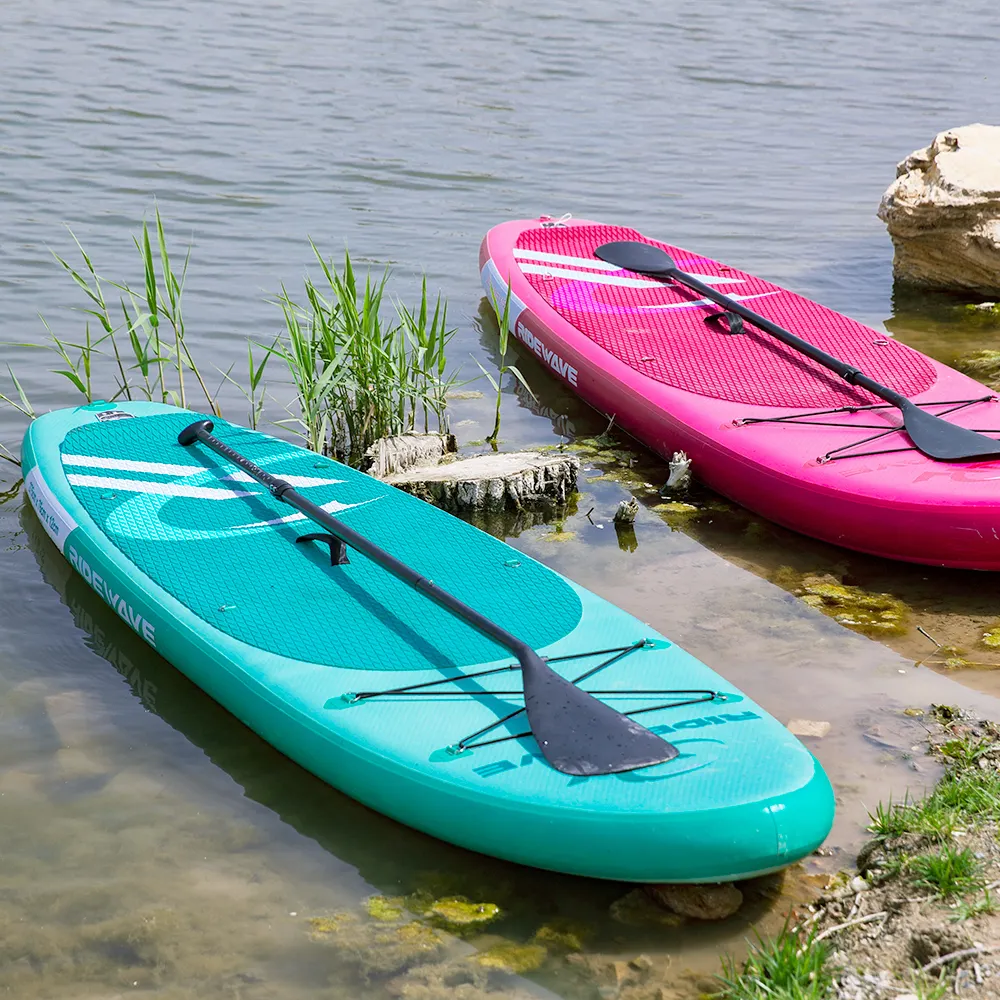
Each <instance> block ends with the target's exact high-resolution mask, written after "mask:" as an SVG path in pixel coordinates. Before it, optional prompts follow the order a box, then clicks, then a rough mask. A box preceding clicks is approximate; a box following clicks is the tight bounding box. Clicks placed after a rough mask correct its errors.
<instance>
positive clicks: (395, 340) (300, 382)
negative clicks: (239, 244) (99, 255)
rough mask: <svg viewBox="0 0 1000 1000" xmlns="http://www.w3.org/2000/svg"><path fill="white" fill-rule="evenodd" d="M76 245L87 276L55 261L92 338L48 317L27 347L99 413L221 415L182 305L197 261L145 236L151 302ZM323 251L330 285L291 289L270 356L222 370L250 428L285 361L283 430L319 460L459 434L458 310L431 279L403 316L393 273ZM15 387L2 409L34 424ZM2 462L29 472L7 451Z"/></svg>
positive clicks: (252, 351) (260, 349)
mask: <svg viewBox="0 0 1000 1000" xmlns="http://www.w3.org/2000/svg"><path fill="white" fill-rule="evenodd" d="M70 235H71V236H72V237H73V241H74V243H75V244H76V248H77V250H78V251H79V255H80V258H81V260H82V263H80V264H78V265H76V266H74V265H73V264H71V263H69V261H67V260H66V259H65V258H63V257H61V256H59V255H58V254H53V256H54V257H55V259H56V261H58V263H59V265H60V266H61V267H62V268H63V270H64V271H65V272H66V273H67V274H69V276H70V277H71V278H72V279H73V281H74V283H75V284H76V285H77V286H78V287H79V288H80V289H81V290H82V291H83V293H84V294H85V295H86V297H87V305H86V308H84V309H82V310H81V312H82V313H83V314H84V316H85V319H84V322H83V331H82V335H81V336H78V337H72V338H71V337H66V336H60V335H58V334H56V333H55V332H54V331H53V329H52V328H51V327H50V326H49V325H48V324H47V323H46V322H45V320H44V318H43V319H42V323H43V325H44V327H45V331H46V334H47V336H46V339H45V340H44V341H43V342H41V343H28V344H20V345H17V346H23V347H31V348H37V349H40V350H44V351H47V352H49V353H50V354H54V355H55V356H56V362H55V364H54V366H53V367H52V369H51V370H52V372H53V373H54V374H57V375H59V376H61V377H62V378H64V379H66V380H67V381H68V382H69V383H70V385H71V386H72V388H73V390H74V391H75V392H76V393H78V394H79V395H81V396H82V397H83V398H84V400H85V401H86V402H88V403H89V402H93V401H94V400H95V399H100V398H103V399H107V400H111V401H114V400H120V399H126V400H134V399H144V400H155V401H157V402H163V403H172V404H174V405H176V406H181V407H187V406H192V407H194V408H199V409H205V410H207V411H209V412H211V413H214V414H216V415H217V416H221V415H222V411H221V407H220V405H219V401H218V389H217V390H215V391H212V390H211V389H210V388H209V386H208V384H207V381H206V377H205V374H204V372H205V369H203V368H201V367H199V365H198V364H197V363H196V361H195V358H194V356H193V354H192V351H191V349H190V347H189V344H188V340H187V333H186V328H185V324H184V316H183V312H182V297H183V292H184V282H185V278H186V276H187V269H188V263H189V261H190V256H191V254H190V250H188V252H187V254H186V255H185V257H184V263H183V265H182V267H181V269H180V271H179V272H178V271H177V269H176V268H175V266H174V263H173V261H172V258H171V254H170V252H169V250H168V247H167V239H166V234H165V232H164V227H163V220H162V219H161V217H160V213H159V211H158V210H157V211H156V215H155V226H154V227H153V229H152V232H151V230H150V227H149V226H147V225H146V223H143V226H142V231H141V233H140V235H139V236H138V237H134V238H133V243H134V244H135V248H136V251H137V252H138V255H139V259H140V262H141V265H142V284H141V288H139V289H138V290H137V289H135V288H133V287H131V286H130V285H128V284H127V283H120V282H115V281H111V280H109V279H107V278H105V277H103V276H102V275H101V274H99V273H98V271H97V269H96V268H95V266H94V264H93V261H92V260H91V258H90V256H89V255H88V253H87V252H86V250H84V248H83V246H82V245H81V244H80V242H79V240H77V239H76V237H75V236H73V234H72V233H71V234H70ZM154 244H155V246H154ZM310 245H311V246H312V249H313V253H314V254H315V256H316V259H317V261H318V262H319V264H320V268H321V270H322V275H323V278H322V281H321V282H320V283H318V284H317V283H316V282H314V281H313V280H312V279H311V278H308V277H307V278H306V279H305V303H304V304H303V305H300V304H298V303H297V302H296V301H294V300H293V298H292V297H291V296H290V295H289V293H288V291H287V290H286V289H285V288H284V287H282V289H281V293H280V295H279V296H278V297H277V303H278V305H279V306H280V307H281V311H282V315H283V317H284V330H283V331H281V332H280V333H278V334H277V335H276V336H274V337H273V338H272V339H270V340H269V342H266V343H254V342H252V341H247V343H246V351H247V371H246V375H245V376H237V375H234V373H233V369H234V367H235V366H234V365H233V366H230V367H229V368H228V369H226V370H222V369H219V372H220V373H221V376H222V381H223V382H229V383H230V384H231V385H232V386H234V387H235V388H236V389H237V390H238V391H239V392H240V393H241V394H242V395H243V396H244V397H245V398H246V400H247V403H248V406H249V411H248V422H249V424H250V426H252V427H257V426H258V425H259V424H260V423H261V422H262V420H263V419H264V415H265V411H266V406H267V403H268V402H269V401H273V398H274V397H273V395H272V392H271V391H270V388H269V386H268V383H267V382H266V380H265V377H264V376H265V373H266V374H268V375H276V379H277V381H285V382H287V381H288V379H287V378H286V377H285V376H284V375H283V374H282V373H275V370H274V365H273V363H271V362H273V361H274V360H275V359H277V360H278V361H280V362H281V363H282V364H283V366H284V368H285V369H286V371H287V376H288V378H290V381H291V386H292V392H293V397H294V398H293V400H292V402H291V404H290V405H289V406H288V407H286V410H287V412H288V416H286V417H283V418H281V419H278V420H275V421H274V423H276V424H279V425H283V426H286V427H289V428H290V429H292V430H293V431H295V432H296V433H298V434H299V435H300V436H301V437H302V439H303V443H304V444H305V445H306V446H307V447H309V448H311V449H312V450H314V451H317V452H320V453H323V454H327V455H333V456H336V457H337V458H340V459H342V460H344V461H347V462H349V463H350V464H352V465H359V464H360V463H361V461H362V458H363V456H364V453H365V451H366V450H367V449H368V448H369V447H370V446H371V445H372V444H373V443H374V442H375V441H376V440H377V439H378V438H380V437H384V436H386V435H392V434H401V433H404V432H406V431H412V430H417V429H420V430H425V431H426V430H430V429H431V428H432V427H433V428H435V429H438V430H444V429H446V422H447V415H446V412H445V411H446V407H447V394H448V391H449V389H450V388H452V387H453V386H454V385H455V384H456V381H457V377H456V375H455V374H448V372H447V370H446V368H447V360H446V348H447V346H448V343H449V341H450V340H451V338H452V336H453V335H454V333H455V331H454V330H450V329H448V323H447V306H446V304H445V303H444V302H443V301H442V299H441V298H440V296H438V298H437V299H436V300H434V301H433V302H432V301H431V300H430V297H429V296H428V293H427V283H426V280H425V281H424V282H423V284H422V286H421V292H420V299H419V301H418V302H417V304H416V306H415V307H413V308H408V307H407V306H405V305H403V304H402V303H398V302H397V303H393V304H392V305H390V304H389V303H388V294H387V284H388V277H389V276H388V272H385V273H383V274H382V276H381V277H380V278H378V279H375V278H373V277H372V276H371V275H370V274H369V275H366V276H365V277H364V279H363V281H361V280H359V279H358V277H357V276H356V274H355V270H354V266H353V264H352V262H351V258H350V255H349V253H347V251H346V250H345V252H344V265H343V269H342V270H339V271H338V270H337V268H336V267H335V266H334V265H333V263H332V262H328V261H326V260H324V258H323V256H322V255H321V254H320V252H319V250H318V249H317V248H316V246H315V245H314V244H312V243H311V242H310ZM269 364H270V366H269ZM8 374H9V378H10V381H11V384H12V386H13V389H12V391H10V393H9V394H7V395H4V394H2V393H0V402H2V403H5V404H7V405H8V406H11V407H13V408H14V409H16V410H17V411H18V412H20V413H21V414H22V415H23V416H24V417H26V418H28V419H32V418H34V416H35V410H34V407H33V406H32V404H31V401H30V400H29V399H28V396H27V394H26V392H25V391H24V389H23V387H22V384H21V382H20V381H19V380H18V378H17V375H16V374H15V373H14V371H13V370H11V369H9V368H8ZM220 385H221V384H220ZM275 391H277V390H276V387H275ZM285 396H286V397H287V392H286V393H285ZM0 459H4V460H6V461H11V462H16V458H15V456H13V455H12V454H11V453H10V452H8V451H7V450H6V449H4V448H3V446H2V445H0Z"/></svg>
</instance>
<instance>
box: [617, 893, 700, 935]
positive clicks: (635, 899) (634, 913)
mask: <svg viewBox="0 0 1000 1000" xmlns="http://www.w3.org/2000/svg"><path fill="white" fill-rule="evenodd" d="M609 913H610V914H611V919H612V920H614V921H616V922H617V923H619V924H625V925H627V926H629V927H656V926H659V927H680V925H681V924H683V923H684V918H683V917H682V916H681V915H680V914H679V913H668V912H667V911H666V910H665V909H663V907H662V906H659V905H658V904H657V903H656V902H654V900H653V898H652V895H651V894H650V893H648V892H646V891H645V890H644V889H633V890H632V891H631V892H630V893H628V894H626V895H624V896H622V898H621V899H616V900H615V901H614V902H613V903H612V904H611V906H610V908H609Z"/></svg>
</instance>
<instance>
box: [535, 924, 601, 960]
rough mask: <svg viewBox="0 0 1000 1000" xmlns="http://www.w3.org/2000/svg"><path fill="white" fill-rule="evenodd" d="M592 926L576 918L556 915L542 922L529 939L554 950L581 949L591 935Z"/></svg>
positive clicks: (592, 931)
mask: <svg viewBox="0 0 1000 1000" xmlns="http://www.w3.org/2000/svg"><path fill="white" fill-rule="evenodd" d="M593 933H594V928H593V927H588V926H587V925H586V924H582V923H580V922H579V921H576V920H567V919H565V918H564V917H556V918H555V919H554V920H550V921H549V922H548V923H545V924H542V926H541V927H539V928H538V930H537V931H535V935H534V937H533V938H532V939H531V941H532V943H533V944H540V945H541V946H542V947H543V948H547V949H549V950H550V951H554V952H569V951H582V950H583V946H584V944H585V943H586V941H587V940H588V938H590V937H592V936H593Z"/></svg>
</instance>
